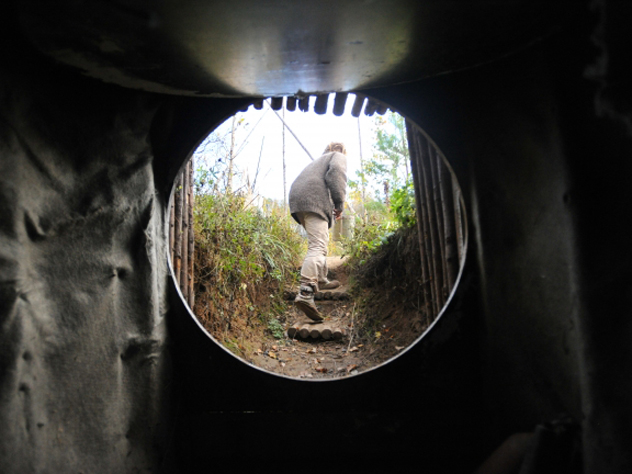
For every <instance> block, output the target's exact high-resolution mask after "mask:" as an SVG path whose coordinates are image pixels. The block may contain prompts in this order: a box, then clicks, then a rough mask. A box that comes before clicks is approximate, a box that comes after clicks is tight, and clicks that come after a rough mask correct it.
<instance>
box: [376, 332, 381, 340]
mask: <svg viewBox="0 0 632 474" xmlns="http://www.w3.org/2000/svg"><path fill="white" fill-rule="evenodd" d="M380 337H382V333H381V332H380V331H375V339H379V338H380Z"/></svg>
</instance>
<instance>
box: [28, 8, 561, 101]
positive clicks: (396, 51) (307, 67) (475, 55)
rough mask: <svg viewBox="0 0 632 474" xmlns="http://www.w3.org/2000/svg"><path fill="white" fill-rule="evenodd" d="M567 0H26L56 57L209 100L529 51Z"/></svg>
mask: <svg viewBox="0 0 632 474" xmlns="http://www.w3.org/2000/svg"><path fill="white" fill-rule="evenodd" d="M559 5H560V2H534V1H530V2H529V1H517V0H513V1H512V0H504V1H467V0H460V1H457V0H452V1H439V0H427V1H411V0H390V1H387V0H348V1H344V0H314V1H309V2H307V1H290V0H269V1H262V0H233V1H230V2H227V1H213V0H207V1H204V0H164V1H149V0H116V1H115V0H109V1H108V0H101V1H81V0H56V1H51V0H23V1H21V2H17V5H16V6H17V8H18V9H19V12H20V21H21V25H22V28H23V30H24V31H25V32H26V34H27V36H28V37H29V38H30V40H31V41H32V42H33V43H34V44H35V45H36V47H37V48H39V49H40V50H41V51H43V52H44V53H45V54H47V55H49V56H51V57H53V58H55V59H56V60H58V61H60V62H62V63H66V64H69V65H72V66H75V67H77V68H80V69H81V70H83V71H84V72H85V74H87V75H89V76H93V77H97V78H100V79H102V80H104V81H107V82H113V83H116V84H120V85H123V86H126V87H132V88H140V89H145V90H149V91H155V92H164V93H171V94H185V95H202V96H280V95H294V94H297V93H298V94H299V95H300V93H301V92H305V93H317V92H331V91H349V90H361V89H366V88H371V87H377V86H383V85H388V84H393V83H398V82H405V81H412V80H417V79H421V78H424V77H428V76H434V75H437V74H442V73H446V72H450V71H454V70H458V69H462V68H467V67H471V66H474V65H476V64H480V63H482V62H486V61H490V60H493V59H495V58H498V57H500V56H502V55H506V54H508V53H511V52H512V51H515V50H516V49H519V48H521V47H524V46H525V45H527V44H529V43H530V42H532V41H534V40H535V39H537V38H539V37H541V36H542V35H545V34H547V33H548V32H549V31H550V30H551V29H552V28H553V27H555V25H557V24H558V23H559V18H560V10H561V8H560V6H559Z"/></svg>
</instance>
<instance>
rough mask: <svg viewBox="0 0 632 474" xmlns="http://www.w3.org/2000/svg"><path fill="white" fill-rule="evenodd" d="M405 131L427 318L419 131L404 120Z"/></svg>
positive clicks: (427, 280)
mask: <svg viewBox="0 0 632 474" xmlns="http://www.w3.org/2000/svg"><path fill="white" fill-rule="evenodd" d="M406 133H407V136H408V148H409V150H410V161H411V168H412V173H413V185H414V187H415V205H416V206H417V231H418V234H419V256H420V265H421V279H422V283H421V291H422V297H423V307H424V312H425V315H426V317H427V318H431V317H432V315H431V313H432V312H433V311H432V306H433V303H432V301H433V298H432V286H431V277H430V267H429V261H428V256H429V252H428V247H427V245H426V244H427V240H428V238H427V235H428V233H427V231H426V211H425V203H424V199H423V196H424V193H423V190H422V178H421V171H420V165H421V164H420V161H421V158H420V143H419V135H420V134H419V131H418V130H417V129H416V127H415V125H413V124H411V123H410V122H408V121H406Z"/></svg>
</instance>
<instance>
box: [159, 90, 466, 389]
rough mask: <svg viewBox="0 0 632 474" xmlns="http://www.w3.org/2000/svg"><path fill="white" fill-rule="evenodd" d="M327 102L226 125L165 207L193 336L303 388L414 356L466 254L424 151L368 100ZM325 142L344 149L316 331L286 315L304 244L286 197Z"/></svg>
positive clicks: (198, 153)
mask: <svg viewBox="0 0 632 474" xmlns="http://www.w3.org/2000/svg"><path fill="white" fill-rule="evenodd" d="M331 97H334V100H328V99H329V96H328V95H322V96H318V97H311V98H310V97H303V98H301V99H296V98H285V100H284V99H283V98H280V99H279V98H275V99H268V100H265V101H259V102H255V103H254V104H253V105H252V106H250V107H249V108H248V109H247V110H244V111H240V112H237V113H235V115H233V116H231V117H229V118H228V119H227V120H226V121H224V122H223V123H222V124H221V125H220V126H218V127H217V128H216V129H215V130H213V131H212V132H211V133H210V134H209V135H208V136H207V137H206V138H205V139H204V140H202V142H201V144H200V145H199V146H198V147H197V149H196V150H195V151H193V152H192V153H191V156H190V158H189V159H187V160H186V163H185V165H184V166H183V169H182V171H181V173H180V175H179V176H178V177H177V179H176V181H175V184H174V187H173V192H172V198H171V203H172V204H171V207H170V222H169V232H170V235H169V240H170V245H169V248H170V261H171V269H172V276H173V278H174V281H175V283H176V285H177V286H178V287H179V289H180V295H181V297H182V300H183V302H184V303H185V304H186V305H187V306H188V308H189V310H190V312H191V314H192V315H193V316H194V317H195V318H196V320H197V321H198V322H199V325H200V326H201V327H202V328H203V330H204V331H205V332H206V333H207V335H208V336H209V338H210V339H211V340H213V341H214V342H215V343H216V344H219V345H220V346H221V347H223V348H224V349H226V352H228V353H230V354H232V355H233V356H235V357H237V358H239V359H240V360H242V361H243V362H245V363H247V364H249V365H252V366H255V367H257V368H259V369H262V370H264V371H267V372H269V373H272V374H276V375H280V376H284V377H290V378H296V379H301V380H338V379H341V378H346V377H350V376H354V375H358V374H361V373H363V372H366V371H368V370H371V369H374V368H377V367H381V366H383V365H385V364H387V363H388V362H389V361H390V360H392V359H393V358H396V357H399V356H401V355H402V354H404V353H405V352H406V351H407V350H408V349H409V348H410V347H412V346H414V345H415V344H416V343H417V342H418V341H420V340H421V339H422V338H423V337H424V335H425V334H427V333H428V332H429V331H430V330H431V328H432V326H433V324H434V323H435V321H437V319H438V318H439V317H440V316H441V314H442V311H443V309H444V308H445V306H446V304H447V303H448V301H449V300H450V297H451V295H452V294H453V293H454V290H455V288H456V285H457V282H458V280H459V276H460V272H461V269H462V266H463V263H464V256H465V250H466V245H467V226H466V218H465V208H464V204H463V199H462V196H461V191H460V187H459V185H458V182H457V179H456V177H455V175H454V173H453V172H452V170H451V168H450V166H449V164H448V163H447V161H446V159H445V157H444V156H443V154H442V153H441V151H440V150H439V149H438V148H437V146H436V145H435V144H434V142H433V141H432V140H431V139H430V138H429V137H427V135H426V134H425V133H424V132H423V131H422V130H421V129H420V128H419V127H418V126H417V125H415V124H414V123H412V122H411V121H409V120H407V119H406V118H405V117H403V116H402V115H400V114H399V113H397V112H396V111H393V110H391V109H389V108H388V107H387V106H386V105H384V104H382V103H379V102H378V101H375V100H373V99H368V100H367V98H365V97H364V96H361V95H357V96H356V95H353V94H349V95H347V94H335V95H334V94H331ZM323 98H324V99H323ZM310 99H311V101H310ZM297 109H298V110H297ZM331 142H337V143H344V145H345V147H346V153H345V156H346V160H345V161H346V164H347V170H346V178H347V185H348V186H347V188H346V191H347V192H346V200H345V205H344V211H343V212H342V216H341V218H340V219H338V220H334V219H332V221H333V222H332V225H331V228H330V229H329V232H328V234H329V241H328V242H327V256H326V269H327V270H326V271H327V273H326V280H328V281H329V282H330V284H326V283H324V282H321V283H320V284H319V285H318V288H315V290H316V291H315V292H314V294H313V304H314V305H315V307H316V308H317V310H318V311H319V312H320V315H321V316H322V318H323V321H321V322H314V321H313V320H311V319H309V318H308V317H306V314H305V313H304V312H303V311H301V309H300V307H298V306H297V305H296V304H294V303H295V300H297V299H298V297H299V296H298V295H300V293H301V285H300V280H301V268H302V264H303V263H304V262H303V260H304V258H305V256H306V252H307V245H308V240H309V239H308V238H307V236H306V232H305V227H304V226H303V225H301V224H300V223H299V222H297V220H296V219H293V217H292V215H291V212H290V208H289V205H288V196H289V195H290V194H291V188H292V184H293V182H294V181H295V180H296V178H297V176H299V175H300V174H301V173H302V172H303V170H304V169H305V168H306V167H307V166H308V165H309V164H310V163H313V162H314V161H315V160H318V159H319V158H320V157H321V156H322V155H324V154H325V151H326V150H325V148H326V146H328V144H329V143H331ZM324 150H325V151H324ZM330 286H331V287H330Z"/></svg>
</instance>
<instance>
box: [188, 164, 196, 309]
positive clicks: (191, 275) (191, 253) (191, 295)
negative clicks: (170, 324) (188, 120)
mask: <svg viewBox="0 0 632 474" xmlns="http://www.w3.org/2000/svg"><path fill="white" fill-rule="evenodd" d="M193 204H194V193H193V158H191V160H190V161H189V246H188V251H189V258H188V260H189V277H188V284H189V307H190V308H191V310H193V305H194V304H195V292H194V291H193V288H194V286H193V285H194V283H195V280H194V275H195V274H194V272H193V270H194V267H193V264H194V262H195V233H194V225H193Z"/></svg>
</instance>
